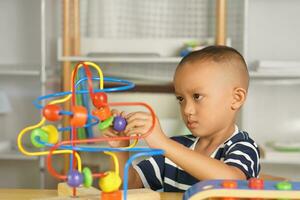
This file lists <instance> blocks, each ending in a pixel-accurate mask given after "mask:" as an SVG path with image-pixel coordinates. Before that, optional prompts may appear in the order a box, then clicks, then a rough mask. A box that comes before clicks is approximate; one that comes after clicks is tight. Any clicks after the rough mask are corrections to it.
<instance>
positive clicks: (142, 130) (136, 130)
mask: <svg viewBox="0 0 300 200" xmlns="http://www.w3.org/2000/svg"><path fill="white" fill-rule="evenodd" d="M148 130H149V129H147V128H145V127H135V128H132V129H131V130H130V131H128V132H127V133H126V135H143V134H145V133H146V132H147V131H148Z"/></svg>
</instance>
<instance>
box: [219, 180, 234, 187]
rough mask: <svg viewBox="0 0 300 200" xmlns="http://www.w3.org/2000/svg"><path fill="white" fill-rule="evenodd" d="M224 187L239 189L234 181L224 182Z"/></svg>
mask: <svg viewBox="0 0 300 200" xmlns="http://www.w3.org/2000/svg"><path fill="white" fill-rule="evenodd" d="M222 186H223V187H224V188H228V189H229V188H231V189H234V188H237V182H236V181H232V180H225V181H223V182H222Z"/></svg>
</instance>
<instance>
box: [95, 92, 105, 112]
mask: <svg viewBox="0 0 300 200" xmlns="http://www.w3.org/2000/svg"><path fill="white" fill-rule="evenodd" d="M93 104H94V106H95V107H96V108H98V109H99V108H101V107H104V106H107V94H106V93H104V92H98V93H95V94H94V96H93Z"/></svg>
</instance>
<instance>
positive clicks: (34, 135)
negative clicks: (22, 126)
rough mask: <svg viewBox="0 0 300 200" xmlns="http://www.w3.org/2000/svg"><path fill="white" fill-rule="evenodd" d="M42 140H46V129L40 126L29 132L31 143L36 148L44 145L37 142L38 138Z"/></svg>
mask: <svg viewBox="0 0 300 200" xmlns="http://www.w3.org/2000/svg"><path fill="white" fill-rule="evenodd" d="M38 138H39V140H40V141H42V142H48V134H47V132H46V131H44V130H42V129H41V128H36V129H34V130H33V131H32V132H31V134H30V141H31V143H32V144H33V146H35V147H37V148H42V147H45V145H44V144H41V143H40V142H38V140H37V139H38Z"/></svg>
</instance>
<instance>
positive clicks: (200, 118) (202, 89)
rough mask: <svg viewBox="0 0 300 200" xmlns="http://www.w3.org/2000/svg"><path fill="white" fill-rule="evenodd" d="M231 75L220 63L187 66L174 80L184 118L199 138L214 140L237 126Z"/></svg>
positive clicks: (197, 63)
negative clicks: (224, 130)
mask: <svg viewBox="0 0 300 200" xmlns="http://www.w3.org/2000/svg"><path fill="white" fill-rule="evenodd" d="M231 80H232V77H230V73H228V72H227V73H226V72H225V70H224V69H223V68H222V66H220V64H219V63H215V62H212V61H202V62H194V63H186V64H184V65H183V66H181V67H180V68H179V69H177V71H176V73H175V76H174V87H175V95H176V97H177V99H178V102H179V104H180V109H181V114H182V118H183V120H184V122H185V124H186V126H187V127H188V129H189V130H190V131H191V132H192V133H193V135H195V136H201V137H205V136H211V135H214V134H215V133H218V132H220V131H222V130H223V129H224V128H228V127H229V126H231V125H232V123H234V112H233V111H232V109H231V104H232V100H233V86H232V84H230V83H231V82H232V81H231Z"/></svg>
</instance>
